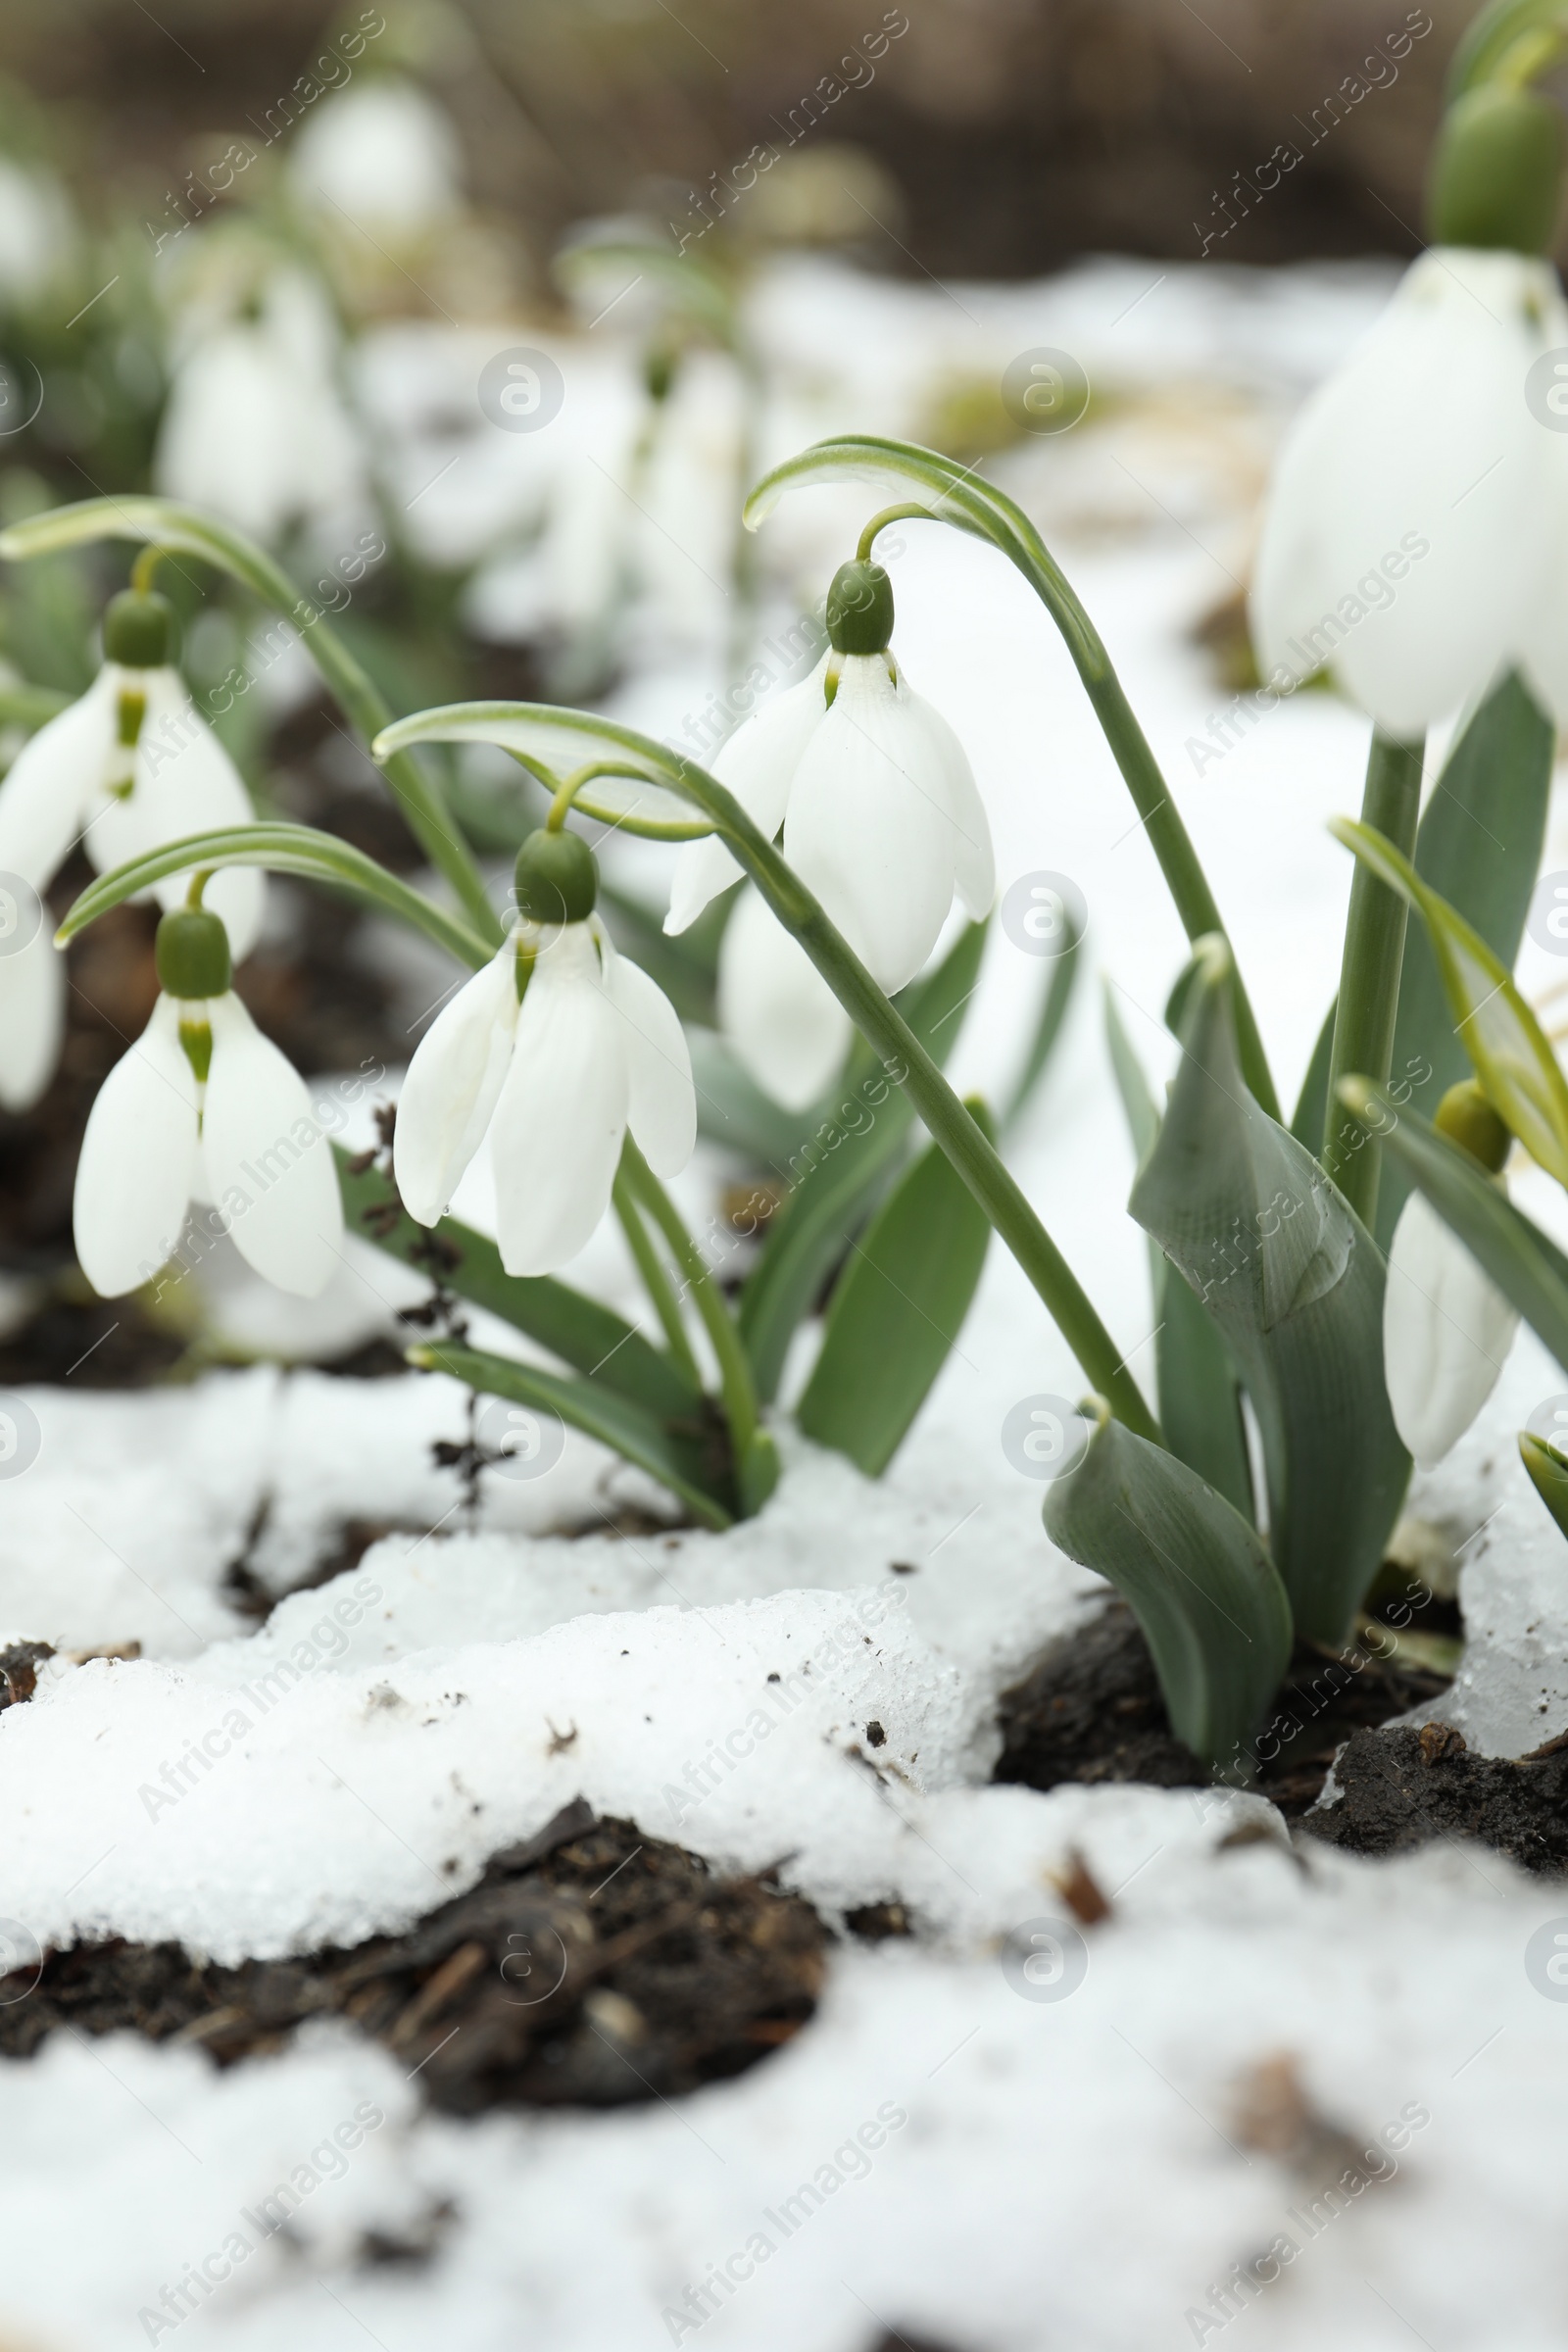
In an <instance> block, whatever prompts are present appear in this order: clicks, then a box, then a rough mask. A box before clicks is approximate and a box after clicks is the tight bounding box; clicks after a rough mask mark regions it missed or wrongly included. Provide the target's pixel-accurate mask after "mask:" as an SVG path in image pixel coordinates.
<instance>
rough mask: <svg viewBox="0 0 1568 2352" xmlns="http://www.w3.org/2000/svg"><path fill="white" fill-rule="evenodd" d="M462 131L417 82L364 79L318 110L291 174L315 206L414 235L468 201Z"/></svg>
mask: <svg viewBox="0 0 1568 2352" xmlns="http://www.w3.org/2000/svg"><path fill="white" fill-rule="evenodd" d="M461 168H462V154H461V150H460V148H459V145H458V138H457V133H456V131H455V130H454V129H453V127H452V124H451V123H450V122H449V120H448V119H447V117H446V116H445V115H444V114H443V113H442V111H441V109H440V108H439V107H438V106H436V105H434V104H433V103H432V101H431V100H430V99H428V98H427V97H426V96H425V94H424V92H423V91H422V90H421V89H420V88H419V86H418V84H417V82H413V81H408V80H405V79H404V78H403V77H402V76H401V75H387V76H384V77H383V78H381V79H380V80H376V81H365V82H362V83H361V84H360V86H359V87H358V88H357V89H353V90H345V91H344V92H343V93H342V95H341V96H339V97H333V98H329V99H328V100H327V102H326V104H325V105H324V106H320V107H318V109H317V111H316V113H315V114H314V115H312V117H311V118H310V120H309V122H308V123H306V124H305V126H304V128H303V129H302V130H301V132H300V133H299V136H298V138H297V139H296V140H295V143H294V157H293V162H292V164H291V166H290V169H289V177H290V180H291V181H292V183H293V186H294V189H295V191H296V193H297V194H298V195H299V196H300V198H301V199H302V200H303V201H304V202H305V203H306V204H309V205H313V206H316V207H318V208H319V209H320V210H322V211H324V212H327V213H328V214H330V213H332V212H333V211H334V210H335V211H336V212H337V213H338V214H339V215H341V214H343V213H347V214H348V215H349V217H350V219H351V220H353V221H367V222H368V223H369V225H370V226H371V227H379V228H381V229H384V230H387V231H389V232H391V233H392V234H393V235H402V236H410V235H414V234H417V232H418V231H419V230H420V229H423V228H427V227H429V226H430V225H431V223H432V222H435V221H442V220H445V219H448V218H450V217H451V215H452V214H454V213H456V212H457V211H459V209H460V208H461V204H462V196H461V193H460V186H459V182H460V177H461Z"/></svg>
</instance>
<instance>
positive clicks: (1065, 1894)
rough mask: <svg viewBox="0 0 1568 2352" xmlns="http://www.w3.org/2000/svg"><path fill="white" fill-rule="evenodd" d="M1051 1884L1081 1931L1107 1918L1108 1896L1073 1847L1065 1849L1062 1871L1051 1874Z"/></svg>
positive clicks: (1093, 1926) (1108, 1912) (1108, 1913)
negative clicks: (1052, 1876) (1052, 1882)
mask: <svg viewBox="0 0 1568 2352" xmlns="http://www.w3.org/2000/svg"><path fill="white" fill-rule="evenodd" d="M1054 1885H1055V1888H1056V1891H1057V1893H1058V1894H1059V1895H1060V1896H1061V1899H1062V1901H1063V1902H1064V1903H1065V1904H1066V1906H1067V1908H1068V1910H1069V1911H1070V1912H1071V1913H1072V1915H1073V1917H1074V1919H1075V1920H1076V1921H1077V1922H1078V1925H1079V1926H1080V1927H1081V1928H1095V1927H1098V1926H1099V1925H1100V1922H1101V1921H1102V1920H1103V1919H1108V1918H1109V1917H1110V1907H1111V1906H1110V1897H1109V1895H1108V1894H1106V1893H1104V1892H1103V1889H1102V1887H1101V1886H1100V1882H1099V1881H1098V1880H1097V1879H1096V1877H1095V1874H1094V1872H1093V1871H1092V1870H1091V1869H1090V1867H1089V1865H1088V1863H1087V1862H1086V1861H1085V1860H1084V1858H1083V1856H1082V1854H1081V1853H1080V1852H1079V1851H1078V1848H1077V1847H1076V1846H1075V1845H1074V1846H1070V1847H1069V1848H1068V1851H1067V1864H1066V1868H1065V1869H1064V1870H1058V1871H1057V1872H1055V1873H1054Z"/></svg>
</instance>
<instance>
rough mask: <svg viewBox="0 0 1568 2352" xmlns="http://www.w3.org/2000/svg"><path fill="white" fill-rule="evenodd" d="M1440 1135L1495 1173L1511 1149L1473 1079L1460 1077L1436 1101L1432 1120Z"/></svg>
mask: <svg viewBox="0 0 1568 2352" xmlns="http://www.w3.org/2000/svg"><path fill="white" fill-rule="evenodd" d="M1432 1123H1433V1125H1434V1126H1435V1127H1436V1129H1437V1131H1438V1133H1439V1134H1440V1135H1446V1137H1447V1139H1448V1141H1449V1143H1450V1144H1457V1145H1458V1147H1459V1149H1460V1151H1461V1152H1469V1154H1470V1156H1471V1158H1472V1159H1479V1160H1480V1162H1481V1165H1482V1166H1483V1167H1484V1168H1486V1169H1487V1170H1488V1171H1489V1172H1490V1173H1491V1174H1492V1175H1494V1176H1495V1175H1496V1174H1497V1173H1498V1171H1499V1170H1500V1168H1501V1167H1502V1163H1503V1161H1504V1160H1505V1159H1506V1158H1507V1156H1508V1153H1509V1152H1510V1151H1511V1150H1512V1148H1513V1137H1512V1136H1511V1135H1510V1134H1509V1132H1508V1130H1507V1128H1506V1127H1505V1126H1504V1125H1503V1123H1502V1121H1501V1119H1499V1118H1498V1116H1497V1114H1496V1112H1495V1110H1494V1109H1493V1107H1492V1104H1491V1103H1489V1102H1488V1101H1487V1098H1486V1096H1485V1095H1484V1094H1483V1093H1482V1091H1481V1088H1480V1087H1479V1086H1478V1085H1477V1083H1476V1081H1475V1079H1473V1078H1465V1079H1461V1081H1460V1083H1459V1084H1458V1085H1457V1086H1450V1087H1449V1089H1448V1091H1447V1093H1446V1095H1445V1096H1444V1098H1443V1101H1442V1102H1441V1103H1439V1104H1438V1111H1437V1116H1436V1118H1435V1119H1434V1120H1433V1122H1432Z"/></svg>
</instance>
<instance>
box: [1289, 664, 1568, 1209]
mask: <svg viewBox="0 0 1568 2352" xmlns="http://www.w3.org/2000/svg"><path fill="white" fill-rule="evenodd" d="M1554 748H1555V745H1554V738H1553V729H1552V725H1551V721H1550V720H1549V719H1548V718H1547V717H1546V716H1545V714H1544V712H1543V711H1542V710H1541V709H1540V707H1539V705H1538V704H1537V702H1536V700H1535V697H1534V696H1533V695H1532V694H1531V693H1530V692H1529V690H1528V688H1527V687H1526V686H1525V685H1524V684H1523V682H1522V680H1521V679H1520V678H1518V677H1517V676H1516V675H1512V674H1510V675H1509V676H1507V677H1505V678H1504V679H1503V680H1502V683H1501V684H1500V685H1499V686H1496V687H1495V688H1494V689H1493V691H1492V693H1491V694H1489V695H1488V697H1487V699H1486V701H1485V702H1484V703H1482V705H1481V706H1480V708H1479V709H1478V710H1477V711H1476V712H1475V713H1474V715H1473V716H1472V718H1471V719H1470V720H1469V723H1468V724H1467V725H1466V726H1465V728H1464V730H1463V732H1462V733H1461V734H1460V736H1459V739H1458V741H1457V742H1456V743H1455V745H1454V747H1453V750H1452V751H1451V752H1450V753H1449V755H1448V758H1447V760H1446V761H1445V763H1444V768H1443V773H1442V775H1441V776H1440V777H1439V778H1438V781H1437V783H1436V785H1435V786H1434V788H1433V791H1432V796H1431V798H1430V800H1429V801H1428V803H1427V806H1426V812H1425V814H1424V815H1423V816H1422V819H1421V829H1420V831H1419V833H1418V834H1417V835H1416V843H1415V858H1414V864H1415V870H1416V872H1417V873H1418V874H1419V875H1420V877H1421V879H1422V881H1423V882H1425V883H1426V885H1427V887H1428V889H1429V890H1435V891H1436V892H1437V893H1438V895H1439V897H1440V898H1444V899H1446V901H1447V902H1448V905H1449V906H1450V907H1453V909H1454V910H1455V912H1456V913H1458V914H1460V915H1462V916H1463V917H1464V919H1465V921H1466V922H1467V923H1469V924H1471V925H1472V926H1473V927H1474V929H1475V930H1476V932H1477V933H1478V934H1479V935H1480V937H1481V938H1482V939H1484V940H1485V941H1486V943H1487V946H1488V947H1489V948H1490V949H1491V950H1492V952H1493V954H1494V955H1495V956H1496V958H1497V961H1498V962H1499V963H1500V964H1501V965H1502V966H1503V967H1504V968H1505V969H1506V970H1508V971H1510V972H1511V971H1512V969H1513V966H1514V959H1515V957H1516V956H1518V953H1519V942H1520V940H1521V938H1522V937H1523V936H1524V927H1525V917H1526V915H1527V914H1528V913H1529V911H1530V900H1531V894H1532V892H1533V891H1534V888H1535V882H1536V875H1537V872H1538V871H1539V868H1540V865H1541V846H1542V843H1543V841H1544V838H1545V830H1546V805H1547V802H1548V800H1549V799H1550V796H1551V766H1552V755H1553V751H1554ZM1389 1067H1390V1072H1391V1075H1392V1077H1393V1080H1394V1082H1395V1083H1396V1085H1397V1087H1398V1089H1399V1091H1400V1092H1401V1093H1403V1092H1404V1091H1405V1090H1406V1089H1412V1090H1414V1089H1419V1090H1420V1095H1419V1099H1420V1102H1421V1105H1422V1108H1423V1110H1424V1111H1425V1112H1426V1114H1427V1115H1428V1116H1429V1117H1430V1116H1431V1114H1432V1112H1433V1110H1434V1109H1435V1108H1436V1106H1437V1104H1438V1103H1440V1102H1441V1101H1442V1099H1443V1097H1444V1095H1445V1094H1446V1092H1447V1090H1448V1088H1449V1087H1450V1086H1453V1085H1455V1084H1457V1082H1458V1080H1459V1079H1461V1078H1466V1077H1468V1076H1469V1074H1470V1064H1469V1059H1468V1056H1467V1055H1466V1054H1465V1050H1464V1043H1463V1040H1462V1038H1460V1037H1459V1036H1457V1035H1456V1034H1455V1031H1454V1025H1453V1014H1452V1013H1451V1012H1450V1011H1449V1010H1448V1004H1447V998H1446V995H1445V993H1444V986H1443V977H1442V974H1441V973H1440V971H1439V969H1438V964H1437V959H1436V957H1435V956H1434V955H1433V951H1432V945H1431V942H1430V940H1429V939H1428V937H1427V933H1426V930H1425V927H1424V926H1423V925H1422V924H1420V923H1412V924H1411V925H1410V927H1409V929H1408V930H1407V931H1406V933H1405V937H1404V965H1403V969H1402V971H1401V973H1400V976H1399V1017H1398V1022H1397V1027H1396V1029H1395V1033H1394V1055H1393V1059H1392V1060H1391V1062H1390V1064H1389ZM1319 1116H1320V1118H1321V1111H1320V1114H1319ZM1317 1132H1318V1135H1319V1136H1321V1134H1322V1132H1323V1130H1322V1127H1321V1125H1320V1126H1319V1128H1318V1131H1317ZM1308 1140H1309V1141H1315V1140H1316V1139H1315V1138H1314V1139H1308ZM1408 1189H1409V1187H1408V1185H1407V1182H1406V1180H1405V1175H1404V1170H1403V1168H1402V1167H1401V1165H1400V1163H1399V1162H1398V1161H1397V1160H1396V1159H1387V1160H1385V1162H1384V1168H1383V1182H1382V1185H1381V1187H1380V1189H1379V1192H1378V1213H1377V1224H1376V1233H1377V1239H1378V1244H1379V1246H1380V1248H1382V1249H1383V1250H1387V1249H1388V1246H1389V1242H1390V1240H1391V1238H1392V1237H1393V1233H1394V1228H1395V1226H1396V1224H1397V1221H1398V1215H1399V1210H1400V1208H1401V1207H1402V1205H1403V1203H1404V1199H1405V1195H1406V1193H1407V1191H1408Z"/></svg>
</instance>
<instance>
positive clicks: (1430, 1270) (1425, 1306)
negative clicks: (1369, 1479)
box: [1383, 1078, 1519, 1470]
mask: <svg viewBox="0 0 1568 2352" xmlns="http://www.w3.org/2000/svg"><path fill="white" fill-rule="evenodd" d="M1433 1123H1434V1125H1435V1126H1436V1127H1437V1129H1438V1131H1439V1133H1440V1134H1442V1135H1444V1136H1446V1138H1447V1140H1448V1141H1449V1142H1450V1143H1452V1144H1455V1145H1457V1146H1458V1147H1459V1148H1460V1150H1462V1151H1464V1152H1467V1153H1468V1154H1469V1155H1470V1157H1471V1158H1472V1159H1474V1160H1478V1161H1479V1162H1480V1164H1481V1166H1482V1167H1484V1168H1485V1169H1486V1170H1487V1172H1488V1174H1489V1175H1490V1176H1491V1178H1492V1181H1493V1182H1494V1183H1495V1185H1497V1186H1498V1187H1499V1188H1500V1189H1501V1190H1503V1191H1506V1190H1507V1182H1506V1179H1505V1178H1504V1176H1503V1175H1502V1172H1501V1171H1502V1167H1503V1163H1504V1161H1505V1160H1506V1159H1507V1156H1508V1152H1509V1151H1510V1149H1511V1148H1512V1143H1513V1138H1512V1136H1511V1135H1510V1134H1509V1132H1508V1130H1507V1128H1506V1127H1505V1126H1504V1124H1503V1122H1502V1120H1501V1119H1500V1118H1498V1116H1497V1114H1496V1112H1495V1110H1494V1109H1493V1107H1492V1104H1491V1103H1489V1101H1488V1100H1487V1097H1486V1095H1485V1093H1484V1092H1483V1090H1482V1088H1481V1087H1480V1085H1479V1084H1478V1083H1477V1081H1476V1080H1475V1079H1473V1078H1467V1079H1465V1080H1463V1081H1462V1083H1461V1084H1460V1085H1458V1086H1451V1087H1449V1088H1448V1090H1447V1092H1446V1094H1445V1096H1444V1098H1443V1100H1442V1102H1441V1103H1439V1104H1438V1107H1437V1111H1436V1113H1435V1116H1434V1122H1433ZM1518 1329H1519V1315H1518V1310H1517V1309H1516V1308H1515V1307H1513V1306H1510V1304H1509V1303H1508V1300H1507V1299H1504V1297H1503V1296H1502V1294H1501V1292H1500V1291H1498V1290H1497V1289H1496V1288H1495V1285H1494V1284H1493V1283H1492V1282H1491V1281H1490V1280H1489V1278H1488V1276H1487V1275H1486V1274H1484V1273H1483V1271H1482V1269H1481V1268H1480V1266H1479V1265H1477V1263H1476V1261H1475V1259H1474V1258H1473V1257H1472V1256H1471V1254H1470V1252H1469V1250H1467V1249H1466V1248H1465V1246H1464V1244H1463V1242H1461V1241H1460V1239H1459V1237H1458V1235H1457V1234H1455V1233H1454V1232H1453V1231H1452V1229H1451V1227H1449V1226H1447V1225H1445V1223H1444V1222H1443V1219H1442V1218H1441V1217H1440V1216H1439V1215H1438V1213H1437V1210H1436V1209H1435V1208H1433V1207H1432V1206H1431V1204H1430V1202H1429V1201H1427V1199H1426V1197H1425V1195H1424V1194H1421V1193H1412V1194H1411V1195H1410V1198H1409V1199H1408V1200H1407V1201H1406V1202H1405V1204H1404V1206H1403V1208H1402V1209H1401V1210H1400V1211H1399V1221H1398V1223H1397V1225H1396V1226H1395V1228H1394V1239H1393V1242H1392V1243H1391V1244H1390V1248H1389V1270H1388V1283H1387V1287H1386V1289H1385V1291H1384V1294H1383V1372H1384V1379H1385V1381H1386V1383H1387V1386H1388V1392H1389V1403H1390V1405H1391V1407H1392V1409H1393V1412H1394V1422H1395V1427H1396V1428H1397V1430H1398V1433H1399V1435H1400V1437H1401V1438H1402V1439H1403V1440H1404V1443H1405V1445H1406V1446H1408V1447H1409V1448H1410V1451H1411V1453H1412V1454H1413V1455H1414V1456H1415V1458H1416V1460H1417V1461H1418V1462H1419V1463H1420V1465H1421V1467H1422V1469H1423V1470H1430V1469H1432V1468H1433V1467H1434V1465H1435V1464H1436V1463H1438V1462H1441V1461H1442V1459H1443V1457H1444V1455H1445V1454H1446V1453H1447V1452H1448V1451H1449V1450H1450V1448H1451V1447H1452V1446H1456V1445H1457V1444H1458V1442H1459V1440H1460V1439H1461V1438H1462V1437H1463V1436H1464V1433H1465V1431H1466V1430H1467V1429H1468V1428H1469V1427H1470V1424H1471V1422H1472V1421H1473V1420H1474V1419H1475V1417H1476V1415H1477V1414H1478V1413H1479V1412H1480V1410H1481V1408H1482V1406H1483V1405H1484V1404H1485V1403H1486V1401H1487V1398H1488V1397H1490V1396H1491V1395H1492V1392H1493V1389H1494V1388H1495V1386H1496V1382H1497V1376H1498V1374H1499V1373H1500V1372H1501V1370H1502V1367H1503V1365H1504V1363H1505V1362H1506V1360H1507V1356H1508V1350H1509V1348H1511V1347H1512V1346H1513V1342H1514V1334H1515V1333H1516V1332H1517V1330H1518Z"/></svg>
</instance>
